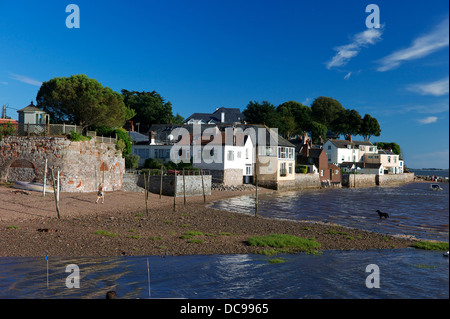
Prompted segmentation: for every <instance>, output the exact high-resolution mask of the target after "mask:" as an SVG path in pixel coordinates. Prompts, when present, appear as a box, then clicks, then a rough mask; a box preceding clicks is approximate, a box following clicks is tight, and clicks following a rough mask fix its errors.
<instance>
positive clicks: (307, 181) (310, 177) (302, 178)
mask: <svg viewBox="0 0 450 319" xmlns="http://www.w3.org/2000/svg"><path fill="white" fill-rule="evenodd" d="M295 187H296V188H297V189H308V188H320V187H321V183H320V177H319V174H295Z"/></svg>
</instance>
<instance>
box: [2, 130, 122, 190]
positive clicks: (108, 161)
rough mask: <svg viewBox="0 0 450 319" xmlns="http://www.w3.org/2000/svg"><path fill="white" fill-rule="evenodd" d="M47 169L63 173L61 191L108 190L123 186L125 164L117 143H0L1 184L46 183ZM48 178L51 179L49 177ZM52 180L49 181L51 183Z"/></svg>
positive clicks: (17, 139)
mask: <svg viewBox="0 0 450 319" xmlns="http://www.w3.org/2000/svg"><path fill="white" fill-rule="evenodd" d="M45 159H47V161H48V164H47V165H48V168H53V170H54V172H55V178H56V172H57V171H60V183H61V191H62V192H93V191H96V190H97V189H98V185H99V184H100V183H102V182H103V183H104V190H105V191H113V190H119V189H121V187H122V184H123V174H124V172H125V161H124V159H123V158H122V154H121V153H120V152H117V151H116V148H115V145H114V144H106V143H97V142H95V140H91V141H83V142H72V141H70V140H68V139H66V138H62V137H13V136H10V137H6V138H3V140H2V141H1V142H0V181H16V180H20V181H30V182H31V181H34V182H38V183H42V182H43V178H44V167H45ZM47 177H48V178H50V176H49V174H47ZM48 181H50V180H48Z"/></svg>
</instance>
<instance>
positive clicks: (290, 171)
mask: <svg viewBox="0 0 450 319" xmlns="http://www.w3.org/2000/svg"><path fill="white" fill-rule="evenodd" d="M292 168H293V166H292V163H289V171H288V173H289V175H291V174H292Z"/></svg>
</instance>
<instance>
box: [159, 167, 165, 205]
mask: <svg viewBox="0 0 450 319" xmlns="http://www.w3.org/2000/svg"><path fill="white" fill-rule="evenodd" d="M163 167H164V166H163V165H161V181H160V182H159V199H161V195H162V185H163V173H164V168H163Z"/></svg>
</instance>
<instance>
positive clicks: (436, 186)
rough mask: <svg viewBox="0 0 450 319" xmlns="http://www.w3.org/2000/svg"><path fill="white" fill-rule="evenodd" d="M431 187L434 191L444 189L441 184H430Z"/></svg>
mask: <svg viewBox="0 0 450 319" xmlns="http://www.w3.org/2000/svg"><path fill="white" fill-rule="evenodd" d="M430 189H431V190H432V191H441V190H443V188H442V187H441V186H440V185H439V184H431V185H430Z"/></svg>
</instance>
